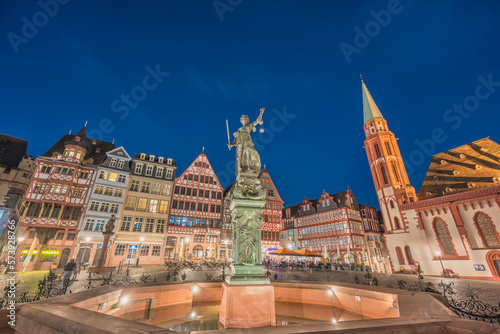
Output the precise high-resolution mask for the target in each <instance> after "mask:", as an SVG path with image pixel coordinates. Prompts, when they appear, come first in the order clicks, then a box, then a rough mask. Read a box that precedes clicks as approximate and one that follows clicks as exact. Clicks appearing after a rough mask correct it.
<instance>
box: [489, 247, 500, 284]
mask: <svg viewBox="0 0 500 334" xmlns="http://www.w3.org/2000/svg"><path fill="white" fill-rule="evenodd" d="M486 261H487V262H488V265H489V266H490V270H491V273H492V274H493V276H495V277H500V251H497V250H492V251H489V252H488V253H487V254H486Z"/></svg>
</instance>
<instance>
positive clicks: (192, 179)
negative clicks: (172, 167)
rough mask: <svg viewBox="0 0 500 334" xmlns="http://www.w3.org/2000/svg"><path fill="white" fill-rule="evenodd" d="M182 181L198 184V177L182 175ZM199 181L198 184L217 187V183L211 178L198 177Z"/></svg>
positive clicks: (205, 176) (206, 176)
mask: <svg viewBox="0 0 500 334" xmlns="http://www.w3.org/2000/svg"><path fill="white" fill-rule="evenodd" d="M203 163H204V162H203ZM184 180H189V181H194V182H198V175H196V174H184ZM199 181H200V183H208V184H214V185H217V181H215V180H214V177H213V176H208V175H200V176H199Z"/></svg>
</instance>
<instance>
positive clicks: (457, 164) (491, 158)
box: [417, 138, 500, 200]
mask: <svg viewBox="0 0 500 334" xmlns="http://www.w3.org/2000/svg"><path fill="white" fill-rule="evenodd" d="M498 184H500V145H499V144H497V143H496V142H494V141H493V140H491V139H489V138H484V139H480V140H476V141H474V142H472V143H470V144H466V145H463V146H459V147H457V148H454V149H451V150H449V151H446V152H443V153H439V154H436V155H434V156H433V157H432V160H431V163H430V165H429V168H428V170H427V174H426V175H425V178H424V182H423V183H422V187H421V188H420V191H419V192H418V195H417V197H418V199H419V200H424V199H427V198H434V197H439V196H444V195H450V194H455V193H459V192H464V191H468V190H473V189H479V188H487V187H492V186H497V185H498Z"/></svg>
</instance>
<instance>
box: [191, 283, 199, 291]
mask: <svg viewBox="0 0 500 334" xmlns="http://www.w3.org/2000/svg"><path fill="white" fill-rule="evenodd" d="M199 291H200V287H199V286H198V285H193V286H192V287H191V292H192V293H198V292H199Z"/></svg>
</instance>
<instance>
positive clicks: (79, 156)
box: [70, 152, 82, 161]
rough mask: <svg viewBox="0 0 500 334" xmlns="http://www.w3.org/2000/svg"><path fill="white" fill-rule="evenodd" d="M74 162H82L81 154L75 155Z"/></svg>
mask: <svg viewBox="0 0 500 334" xmlns="http://www.w3.org/2000/svg"><path fill="white" fill-rule="evenodd" d="M70 154H71V152H70ZM70 156H71V155H70ZM76 160H78V161H81V160H82V154H81V153H77V154H76Z"/></svg>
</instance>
